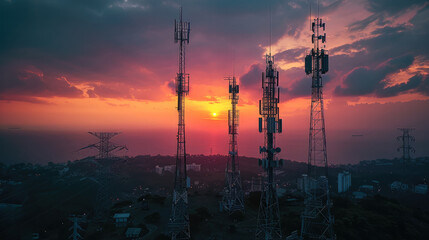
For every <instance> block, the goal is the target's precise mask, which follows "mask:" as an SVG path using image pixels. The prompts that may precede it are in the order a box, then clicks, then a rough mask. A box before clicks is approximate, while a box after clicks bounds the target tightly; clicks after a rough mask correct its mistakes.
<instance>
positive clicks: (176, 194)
mask: <svg viewBox="0 0 429 240" xmlns="http://www.w3.org/2000/svg"><path fill="white" fill-rule="evenodd" d="M174 23H175V24H174V41H175V42H176V43H177V42H178V43H179V72H178V73H177V75H176V93H177V111H178V114H179V124H178V131H177V155H176V171H175V180H174V191H173V202H172V207H171V215H170V220H169V228H170V232H171V239H172V240H176V239H191V232H190V227H189V213H188V190H187V188H188V187H189V185H190V180H189V178H188V177H187V175H186V145H185V95H188V93H189V74H188V73H186V70H185V46H186V44H189V31H190V23H189V22H183V20H182V8H180V20H179V22H177V21H176V20H175V22H174Z"/></svg>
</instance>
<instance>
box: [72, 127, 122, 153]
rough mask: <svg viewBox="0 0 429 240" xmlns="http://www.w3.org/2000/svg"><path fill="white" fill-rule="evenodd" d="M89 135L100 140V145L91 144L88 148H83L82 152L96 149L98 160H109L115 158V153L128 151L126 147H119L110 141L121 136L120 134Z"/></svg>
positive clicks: (102, 133)
mask: <svg viewBox="0 0 429 240" xmlns="http://www.w3.org/2000/svg"><path fill="white" fill-rule="evenodd" d="M88 133H89V134H91V135H93V136H95V137H96V138H98V139H99V141H98V143H94V144H90V145H88V146H86V147H83V148H81V149H80V150H83V149H87V148H95V149H97V150H98V156H97V158H98V159H108V158H111V157H113V156H114V155H113V153H114V152H117V151H121V150H124V149H126V150H128V148H127V146H125V145H117V144H114V143H112V142H111V141H110V140H111V139H112V138H113V137H114V136H116V135H118V134H120V132H88Z"/></svg>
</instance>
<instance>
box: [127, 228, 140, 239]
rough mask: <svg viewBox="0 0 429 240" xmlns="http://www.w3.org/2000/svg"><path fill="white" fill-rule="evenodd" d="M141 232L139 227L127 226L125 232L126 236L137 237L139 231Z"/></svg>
mask: <svg viewBox="0 0 429 240" xmlns="http://www.w3.org/2000/svg"><path fill="white" fill-rule="evenodd" d="M141 232H142V229H141V228H128V229H127V231H126V232H125V237H126V238H131V239H137V238H138V237H140V233H141Z"/></svg>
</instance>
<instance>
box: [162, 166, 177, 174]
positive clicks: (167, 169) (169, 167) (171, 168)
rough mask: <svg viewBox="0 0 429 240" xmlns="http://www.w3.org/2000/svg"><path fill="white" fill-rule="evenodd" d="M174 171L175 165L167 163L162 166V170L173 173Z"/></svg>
mask: <svg viewBox="0 0 429 240" xmlns="http://www.w3.org/2000/svg"><path fill="white" fill-rule="evenodd" d="M174 171H176V165H167V166H165V167H164V172H171V173H174Z"/></svg>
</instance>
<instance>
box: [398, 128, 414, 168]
mask: <svg viewBox="0 0 429 240" xmlns="http://www.w3.org/2000/svg"><path fill="white" fill-rule="evenodd" d="M398 130H399V131H401V132H402V135H401V136H398V137H397V139H398V141H399V142H401V146H400V147H398V151H401V150H402V161H403V163H404V164H408V163H410V161H411V153H415V152H416V150H415V149H414V147H413V146H411V144H412V143H413V142H415V141H416V139H415V138H414V137H413V136H411V135H410V132H412V131H413V130H414V128H398Z"/></svg>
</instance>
